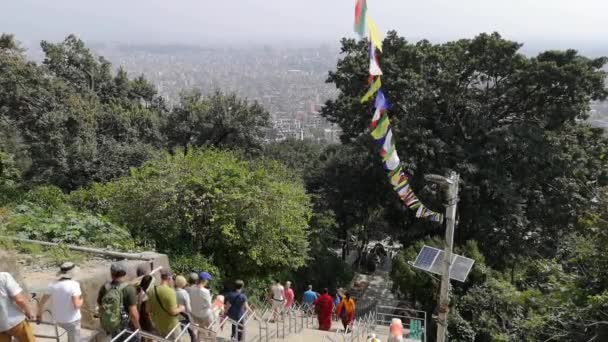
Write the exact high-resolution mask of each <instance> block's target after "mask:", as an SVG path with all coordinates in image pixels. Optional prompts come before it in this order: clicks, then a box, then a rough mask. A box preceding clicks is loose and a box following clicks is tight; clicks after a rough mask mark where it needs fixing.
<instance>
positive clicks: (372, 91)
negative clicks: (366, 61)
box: [361, 77, 382, 103]
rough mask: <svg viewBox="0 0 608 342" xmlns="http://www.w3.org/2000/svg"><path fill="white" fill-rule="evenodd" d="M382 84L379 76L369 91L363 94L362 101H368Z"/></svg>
mask: <svg viewBox="0 0 608 342" xmlns="http://www.w3.org/2000/svg"><path fill="white" fill-rule="evenodd" d="M381 86H382V82H381V81H380V77H377V78H376V80H375V81H374V83H372V86H371V87H369V90H368V91H367V93H365V95H363V97H362V98H361V103H365V102H367V100H369V99H370V98H371V97H372V96H374V94H375V93H376V92H377V91H378V89H380V87H381Z"/></svg>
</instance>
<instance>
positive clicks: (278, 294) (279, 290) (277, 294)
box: [271, 284, 285, 301]
mask: <svg viewBox="0 0 608 342" xmlns="http://www.w3.org/2000/svg"><path fill="white" fill-rule="evenodd" d="M271 289H272V299H274V300H277V301H283V300H285V288H284V287H283V285H281V284H275V285H272V288H271Z"/></svg>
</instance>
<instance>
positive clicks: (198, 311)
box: [190, 286, 212, 319]
mask: <svg viewBox="0 0 608 342" xmlns="http://www.w3.org/2000/svg"><path fill="white" fill-rule="evenodd" d="M190 306H191V307H192V315H193V316H194V317H196V318H200V319H208V318H209V317H211V315H212V312H211V292H210V291H209V289H206V288H204V287H203V288H200V287H198V286H196V287H195V286H193V287H191V288H190Z"/></svg>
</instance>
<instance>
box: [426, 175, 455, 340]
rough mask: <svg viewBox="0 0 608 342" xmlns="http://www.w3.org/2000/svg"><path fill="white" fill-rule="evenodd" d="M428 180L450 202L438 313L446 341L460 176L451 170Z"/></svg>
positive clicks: (440, 332)
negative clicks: (433, 183) (448, 174)
mask: <svg viewBox="0 0 608 342" xmlns="http://www.w3.org/2000/svg"><path fill="white" fill-rule="evenodd" d="M424 178H425V179H426V180H427V181H431V182H435V183H437V184H439V185H440V186H441V187H442V188H443V189H445V190H446V192H447V198H448V204H447V208H446V213H445V219H446V230H445V241H444V244H443V250H444V253H443V272H442V274H441V290H440V292H439V309H438V314H437V342H445V341H446V336H447V331H448V311H449V307H450V268H451V266H452V248H453V246H454V226H455V223H456V206H457V204H458V181H459V179H460V176H459V175H458V173H456V172H453V171H452V172H451V173H450V177H449V178H446V177H443V176H439V175H426V176H425V177H424Z"/></svg>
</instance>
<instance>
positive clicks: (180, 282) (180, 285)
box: [175, 275, 196, 342]
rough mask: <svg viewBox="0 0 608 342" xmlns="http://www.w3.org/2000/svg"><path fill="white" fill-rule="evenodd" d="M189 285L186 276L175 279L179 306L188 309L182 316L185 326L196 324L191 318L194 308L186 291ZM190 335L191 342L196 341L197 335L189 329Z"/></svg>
mask: <svg viewBox="0 0 608 342" xmlns="http://www.w3.org/2000/svg"><path fill="white" fill-rule="evenodd" d="M187 285H188V282H187V281H186V278H184V276H181V275H179V276H177V277H175V296H176V297H177V298H176V299H177V305H178V306H183V307H184V308H185V309H186V311H184V312H182V313H181V314H180V315H181V319H180V322H181V323H182V324H184V325H187V324H188V323H193V322H194V321H193V319H192V316H191V315H192V306H191V305H190V294H189V293H188V291H186V286H187ZM188 335H190V341H192V342H194V341H196V334H195V333H194V330H192V329H191V328H188Z"/></svg>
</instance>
